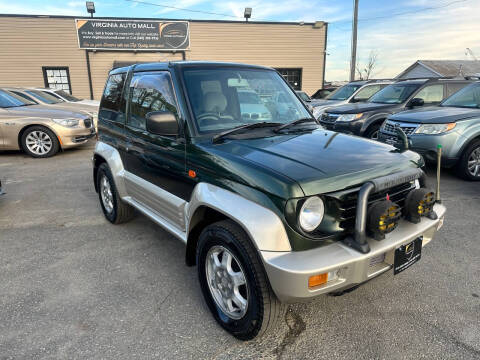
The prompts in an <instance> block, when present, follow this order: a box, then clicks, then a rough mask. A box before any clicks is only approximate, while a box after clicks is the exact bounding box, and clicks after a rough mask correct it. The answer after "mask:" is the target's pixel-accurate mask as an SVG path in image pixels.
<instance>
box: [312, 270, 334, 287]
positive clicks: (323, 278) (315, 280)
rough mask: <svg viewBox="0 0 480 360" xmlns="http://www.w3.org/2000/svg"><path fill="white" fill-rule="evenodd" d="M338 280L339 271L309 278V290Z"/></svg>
mask: <svg viewBox="0 0 480 360" xmlns="http://www.w3.org/2000/svg"><path fill="white" fill-rule="evenodd" d="M337 278H338V270H334V271H330V272H327V273H323V274H317V275H313V276H310V277H309V278H308V288H309V289H312V288H315V287H317V286H320V285H323V284H326V283H327V282H329V281H332V280H335V279H337Z"/></svg>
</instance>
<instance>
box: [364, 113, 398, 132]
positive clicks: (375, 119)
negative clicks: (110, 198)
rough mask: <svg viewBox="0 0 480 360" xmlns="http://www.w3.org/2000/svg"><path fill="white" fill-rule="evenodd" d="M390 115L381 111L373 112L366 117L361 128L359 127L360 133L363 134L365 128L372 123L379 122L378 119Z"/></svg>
mask: <svg viewBox="0 0 480 360" xmlns="http://www.w3.org/2000/svg"><path fill="white" fill-rule="evenodd" d="M390 115H392V114H390V113H381V114H375V115H374V116H372V117H371V118H369V119H367V120H366V121H365V122H364V123H363V126H362V128H361V129H360V135H362V136H363V135H364V134H365V132H366V131H367V129H368V128H369V127H370V126H372V125H373V124H375V123H377V122H380V120H383V121H385V120H386V119H387V118H388V117H389V116H390Z"/></svg>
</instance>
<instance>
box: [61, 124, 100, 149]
mask: <svg viewBox="0 0 480 360" xmlns="http://www.w3.org/2000/svg"><path fill="white" fill-rule="evenodd" d="M56 133H57V135H58V137H59V139H60V142H61V146H62V149H68V148H71V147H74V146H78V145H81V144H84V143H86V142H87V141H88V139H91V138H93V137H94V136H95V135H96V131H95V128H94V127H93V126H92V127H91V128H81V127H79V128H72V129H68V128H65V127H62V128H59V129H56Z"/></svg>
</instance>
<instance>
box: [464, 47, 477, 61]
mask: <svg viewBox="0 0 480 360" xmlns="http://www.w3.org/2000/svg"><path fill="white" fill-rule="evenodd" d="M465 55H470V56H471V57H472V58H473V60H475V61H478V59H477V57H476V56H475V54H474V53H473V51H472V49H470V48H466V49H465Z"/></svg>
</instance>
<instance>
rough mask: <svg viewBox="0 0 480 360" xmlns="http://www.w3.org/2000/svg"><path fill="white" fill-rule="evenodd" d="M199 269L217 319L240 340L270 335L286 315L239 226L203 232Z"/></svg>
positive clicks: (219, 225) (225, 225)
mask: <svg viewBox="0 0 480 360" xmlns="http://www.w3.org/2000/svg"><path fill="white" fill-rule="evenodd" d="M197 270H198V277H199V281H200V286H201V288H202V292H203V296H204V298H205V301H206V303H207V305H208V307H209V308H210V311H211V312H212V314H213V316H214V318H215V320H216V321H217V322H218V323H219V324H220V325H221V326H222V327H223V328H224V329H225V330H227V331H228V332H229V333H231V334H232V335H233V336H235V337H237V338H238V339H241V340H250V339H253V338H254V337H256V336H260V335H263V334H265V333H266V332H269V331H270V330H271V329H274V328H275V327H276V324H277V323H278V320H279V319H281V318H282V317H283V315H284V314H285V309H286V306H285V305H284V304H282V303H280V301H279V300H278V299H277V297H276V296H275V294H274V293H273V290H272V289H271V287H270V283H269V282H268V279H267V277H266V274H265V271H264V269H263V266H262V264H261V261H260V259H259V258H258V254H257V251H256V249H255V248H254V247H253V246H252V245H251V243H250V239H249V238H248V236H247V235H246V234H245V232H244V231H243V229H242V228H240V227H239V226H238V225H237V224H236V223H234V222H232V221H230V220H225V221H220V222H217V223H214V224H212V225H209V226H207V227H206V228H205V229H204V230H203V231H202V233H201V235H200V238H199V242H198V246H197Z"/></svg>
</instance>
